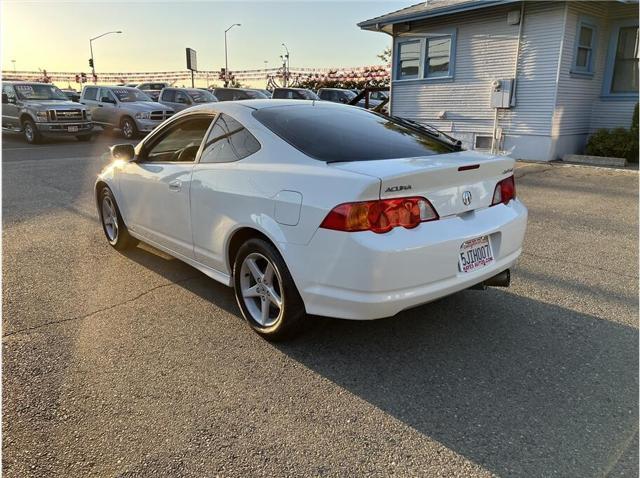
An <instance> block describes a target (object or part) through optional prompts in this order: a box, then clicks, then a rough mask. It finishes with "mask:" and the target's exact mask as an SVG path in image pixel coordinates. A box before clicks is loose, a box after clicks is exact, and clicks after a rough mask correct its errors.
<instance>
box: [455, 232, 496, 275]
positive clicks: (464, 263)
mask: <svg viewBox="0 0 640 478" xmlns="http://www.w3.org/2000/svg"><path fill="white" fill-rule="evenodd" d="M495 262H496V259H495V257H494V255H493V247H492V245H491V237H489V236H487V235H485V236H479V237H475V238H473V239H469V240H468V241H464V242H463V243H462V244H461V245H460V250H459V252H458V267H459V268H460V272H462V273H463V274H468V273H469V272H474V271H477V270H480V269H483V268H485V267H487V266H490V265H491V264H494V263H495Z"/></svg>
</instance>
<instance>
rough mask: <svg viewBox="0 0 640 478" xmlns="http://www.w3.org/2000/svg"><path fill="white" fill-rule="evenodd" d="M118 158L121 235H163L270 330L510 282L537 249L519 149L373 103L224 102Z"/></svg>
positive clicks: (113, 169)
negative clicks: (473, 142) (493, 149)
mask: <svg viewBox="0 0 640 478" xmlns="http://www.w3.org/2000/svg"><path fill="white" fill-rule="evenodd" d="M214 121H215V123H214V124H212V123H213V122H214ZM363 138H364V140H363ZM112 156H113V158H115V159H118V160H119V161H115V162H113V163H112V164H111V165H109V166H108V167H106V168H105V169H104V170H103V171H102V173H101V174H100V175H99V176H98V179H97V181H96V183H95V194H96V200H97V206H98V213H99V216H100V219H101V222H102V227H103V230H104V233H105V235H106V238H107V240H108V242H109V244H111V245H112V246H113V247H114V248H116V249H119V250H121V249H124V248H126V247H129V246H132V245H134V244H135V243H136V242H137V241H138V240H142V241H145V242H149V243H151V244H152V245H154V246H155V247H157V248H159V249H161V250H163V251H165V252H166V253H168V254H170V255H172V256H174V257H177V258H178V259H180V260H183V261H185V262H186V263H188V264H190V265H192V266H193V267H195V268H197V269H198V270H200V271H202V272H203V273H205V274H207V275H209V276H210V277H212V278H213V279H215V280H217V281H220V282H222V283H223V284H225V285H228V286H233V287H234V288H235V294H236V300H237V302H238V306H239V307H240V310H241V311H242V314H243V315H244V317H245V318H246V320H247V322H248V323H249V325H250V326H251V327H252V328H253V329H254V330H255V331H257V332H258V333H260V334H262V335H263V336H265V337H267V338H269V339H282V338H285V337H290V336H291V335H293V334H295V333H296V332H298V331H299V330H300V328H301V327H302V326H303V325H304V322H305V320H307V318H306V314H309V315H310V316H314V315H320V316H330V317H339V318H345V319H377V318H382V317H389V316H393V315H395V314H397V313H398V312H400V311H402V310H404V309H407V308H410V307H414V306H417V305H419V304H423V303H426V302H430V301H433V300H436V299H438V298H440V297H443V296H446V295H449V294H453V293H455V292H458V291H461V290H464V289H467V288H469V287H472V286H476V285H479V284H481V285H482V287H484V285H498V286H507V285H508V284H509V278H510V273H509V269H510V268H511V267H512V266H513V264H514V263H515V261H516V259H517V258H518V256H519V255H520V253H521V251H522V243H523V239H524V234H525V228H526V223H527V209H526V208H525V206H524V205H523V204H522V203H521V202H520V201H519V200H518V199H516V190H515V182H514V176H513V168H514V160H513V159H511V158H509V157H506V156H489V155H483V154H480V153H478V152H473V151H462V150H461V147H460V142H459V141H456V140H454V139H452V138H450V137H449V136H447V135H445V134H444V133H442V132H439V131H438V130H436V129H434V128H430V127H426V126H421V125H417V124H415V123H411V122H407V121H405V120H402V119H399V118H390V117H384V116H381V115H378V114H375V113H373V112H371V111H367V110H364V109H362V108H354V107H350V106H345V105H340V104H335V103H330V102H325V101H300V100H295V101H292V100H255V101H251V102H221V103H208V104H204V105H200V106H195V107H193V108H190V109H188V110H185V111H182V112H181V113H178V114H177V115H176V116H174V117H173V118H171V119H170V120H169V121H167V122H166V123H164V124H163V125H162V126H160V127H159V128H158V129H157V130H156V131H154V132H153V133H151V134H150V135H149V136H147V137H146V138H145V139H144V140H142V141H141V142H140V143H139V144H138V145H137V146H135V147H134V146H133V145H131V144H123V145H117V146H114V147H113V148H112ZM156 163H157V164H158V165H160V164H161V165H162V167H154V166H153V165H154V164H156ZM230 163H235V164H236V165H237V166H236V167H230V166H231V164H230ZM141 171H143V174H141ZM131 287H136V284H131ZM464 300H468V299H467V298H465V299H464Z"/></svg>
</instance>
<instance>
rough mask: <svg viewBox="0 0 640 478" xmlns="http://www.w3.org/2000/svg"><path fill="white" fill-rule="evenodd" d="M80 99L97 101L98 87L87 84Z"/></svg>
mask: <svg viewBox="0 0 640 478" xmlns="http://www.w3.org/2000/svg"><path fill="white" fill-rule="evenodd" d="M82 99H84V100H93V101H97V99H98V88H96V87H95V86H87V87H86V88H85V89H84V95H83V96H82Z"/></svg>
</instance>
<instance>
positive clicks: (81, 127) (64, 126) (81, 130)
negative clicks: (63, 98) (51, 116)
mask: <svg viewBox="0 0 640 478" xmlns="http://www.w3.org/2000/svg"><path fill="white" fill-rule="evenodd" d="M35 125H36V128H37V129H38V132H39V133H41V134H47V135H63V136H77V135H79V134H87V133H89V132H91V131H92V130H93V123H91V122H82V123H80V122H78V123H73V122H69V123H35ZM74 126H75V127H77V128H78V131H73V132H70V131H69V127H74Z"/></svg>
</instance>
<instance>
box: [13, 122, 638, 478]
mask: <svg viewBox="0 0 640 478" xmlns="http://www.w3.org/2000/svg"><path fill="white" fill-rule="evenodd" d="M2 139H3V145H2V159H3V164H2V201H3V202H2V213H3V218H2V221H3V310H2V311H3V314H2V319H3V331H2V332H3V364H2V370H3V394H2V400H3V433H2V457H3V472H4V476H6V477H21V478H22V477H55V476H60V477H86V476H108V477H112V476H113V477H115V476H117V477H174V476H175V477H181V476H185V477H205V476H206V477H214V476H228V477H259V476H269V477H276V476H278V477H279V476H305V477H306V476H348V477H359V476H379V477H388V476H402V477H404V476H420V477H427V476H429V477H431V476H442V477H451V476H458V477H479V476H505V477H507V476H508V477H538V476H540V477H554V476H557V477H581V478H584V477H602V476H612V477H613V476H615V477H617V476H628V477H637V476H638V174H637V172H630V171H622V172H620V171H615V170H605V169H598V168H591V167H580V166H575V167H572V166H556V165H548V164H519V166H518V168H517V190H518V195H519V196H520V198H521V199H522V200H523V201H524V202H525V203H526V204H527V206H528V207H529V212H530V220H529V226H528V231H527V237H526V242H525V248H524V250H525V252H524V254H523V256H522V258H521V260H520V261H519V263H518V265H517V267H516V268H515V269H514V270H513V283H512V286H511V287H510V288H508V289H491V290H487V291H464V292H461V293H459V294H456V295H454V296H450V297H447V298H444V299H441V300H439V301H437V302H435V303H432V304H428V305H425V306H422V307H419V308H416V309H413V310H409V311H406V312H403V313H401V314H399V315H398V316H396V317H394V318H391V319H385V320H379V321H372V322H350V321H341V320H334V319H324V318H312V319H310V320H309V322H310V327H309V330H308V332H307V333H306V334H305V335H303V336H302V337H300V338H299V339H297V340H295V341H293V342H290V343H286V344H271V343H268V342H266V341H264V340H262V339H261V338H259V337H258V336H257V335H255V334H254V333H252V332H251V330H250V329H249V328H248V327H247V326H246V325H245V324H244V323H243V321H242V319H241V316H240V312H239V310H238V308H237V306H236V304H235V301H234V298H233V294H232V292H231V290H230V289H228V288H226V287H224V286H222V285H220V284H218V283H216V282H215V281H213V280H212V279H209V278H207V277H205V276H204V275H203V274H201V273H200V272H198V271H196V270H195V269H193V268H191V267H189V266H187V265H186V264H184V263H181V262H180V261H178V260H175V259H172V258H170V257H168V256H167V255H165V254H163V253H160V252H158V251H156V250H154V249H153V248H151V247H148V246H144V245H143V246H140V247H138V248H136V249H134V250H132V251H129V252H126V253H118V252H117V251H115V250H113V249H112V248H111V247H110V246H109V245H108V244H107V242H106V240H105V238H104V235H103V232H102V230H101V228H100V225H99V223H98V220H97V215H96V211H95V206H94V202H93V196H92V186H93V181H94V179H95V176H96V174H97V173H98V171H99V170H100V169H101V168H102V167H103V166H104V165H105V164H107V162H108V155H107V154H106V153H107V147H108V145H109V144H113V143H115V142H122V140H120V139H118V138H115V137H113V136H108V135H100V136H98V137H97V138H96V139H95V140H94V141H93V142H91V143H79V142H77V141H75V140H58V141H55V142H54V143H51V144H46V145H39V146H29V145H27V144H25V143H24V142H23V141H22V140H21V138H19V137H17V136H14V135H8V134H4V135H3V137H2Z"/></svg>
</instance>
